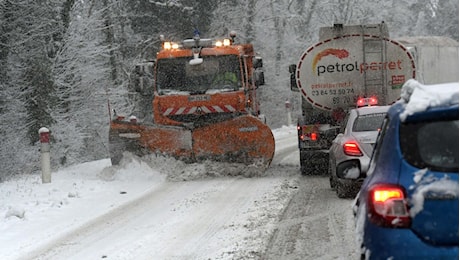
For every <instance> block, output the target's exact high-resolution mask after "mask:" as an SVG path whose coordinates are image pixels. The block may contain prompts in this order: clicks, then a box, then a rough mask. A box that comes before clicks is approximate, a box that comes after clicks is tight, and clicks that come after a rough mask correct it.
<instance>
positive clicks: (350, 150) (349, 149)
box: [343, 141, 363, 156]
mask: <svg viewBox="0 0 460 260" xmlns="http://www.w3.org/2000/svg"><path fill="white" fill-rule="evenodd" d="M343 152H344V153H345V154H346V155H349V156H363V153H362V152H361V149H359V146H358V144H357V143H356V142H353V141H352V142H346V143H344V144H343Z"/></svg>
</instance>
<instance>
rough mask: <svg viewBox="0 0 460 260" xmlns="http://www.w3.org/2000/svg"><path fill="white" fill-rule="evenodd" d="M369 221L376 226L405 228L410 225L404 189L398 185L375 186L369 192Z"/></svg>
mask: <svg viewBox="0 0 460 260" xmlns="http://www.w3.org/2000/svg"><path fill="white" fill-rule="evenodd" d="M368 210H369V212H368V213H369V218H370V221H371V222H372V223H374V224H376V225H378V226H383V227H394V228H406V227H410V225H411V218H410V215H409V209H408V207H407V201H406V193H405V190H404V188H402V187H401V186H398V185H376V186H374V187H372V188H371V189H370V190H369V197H368Z"/></svg>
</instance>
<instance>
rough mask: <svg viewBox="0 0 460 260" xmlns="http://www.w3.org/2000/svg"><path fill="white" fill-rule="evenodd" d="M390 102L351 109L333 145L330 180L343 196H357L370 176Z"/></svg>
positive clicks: (332, 185) (330, 158)
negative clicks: (370, 166)
mask: <svg viewBox="0 0 460 260" xmlns="http://www.w3.org/2000/svg"><path fill="white" fill-rule="evenodd" d="M389 108H390V106H367V107H360V108H354V109H351V110H350V111H349V112H348V114H347V116H346V117H345V121H344V122H343V124H342V126H341V128H340V131H339V134H338V135H337V137H336V138H335V139H334V141H333V142H332V146H331V148H330V149H329V180H330V184H331V188H333V189H335V190H336V192H337V196H338V197H340V198H346V197H354V196H355V195H356V194H357V192H358V191H359V188H360V187H361V184H362V181H363V180H364V178H365V177H366V171H367V169H368V168H369V161H370V157H371V155H372V149H373V147H374V144H375V140H376V139H377V135H378V133H379V130H380V127H381V125H382V122H383V119H384V118H385V115H386V112H387V111H388V109H389Z"/></svg>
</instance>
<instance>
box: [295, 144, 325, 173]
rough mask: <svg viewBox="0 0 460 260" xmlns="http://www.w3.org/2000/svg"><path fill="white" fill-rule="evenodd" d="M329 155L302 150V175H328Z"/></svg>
mask: <svg viewBox="0 0 460 260" xmlns="http://www.w3.org/2000/svg"><path fill="white" fill-rule="evenodd" d="M328 158H329V156H328V154H325V153H323V152H322V151H316V150H313V151H311V150H302V149H301V150H300V173H301V174H302V175H326V174H327V172H328V167H329V164H328Z"/></svg>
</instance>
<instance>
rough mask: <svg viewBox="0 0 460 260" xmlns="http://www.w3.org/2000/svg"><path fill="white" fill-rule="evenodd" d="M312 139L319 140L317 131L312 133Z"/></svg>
mask: <svg viewBox="0 0 460 260" xmlns="http://www.w3.org/2000/svg"><path fill="white" fill-rule="evenodd" d="M310 139H311V140H312V141H316V140H318V134H317V133H311V134H310Z"/></svg>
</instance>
